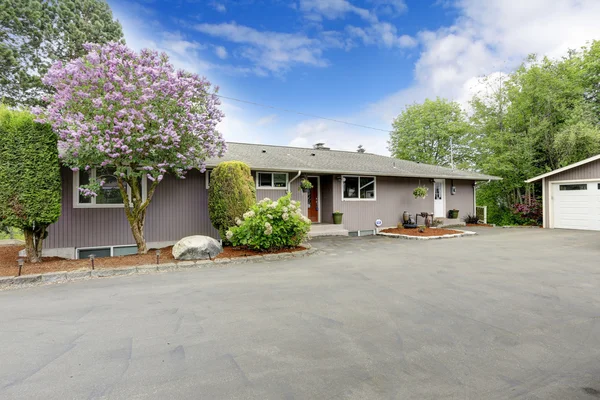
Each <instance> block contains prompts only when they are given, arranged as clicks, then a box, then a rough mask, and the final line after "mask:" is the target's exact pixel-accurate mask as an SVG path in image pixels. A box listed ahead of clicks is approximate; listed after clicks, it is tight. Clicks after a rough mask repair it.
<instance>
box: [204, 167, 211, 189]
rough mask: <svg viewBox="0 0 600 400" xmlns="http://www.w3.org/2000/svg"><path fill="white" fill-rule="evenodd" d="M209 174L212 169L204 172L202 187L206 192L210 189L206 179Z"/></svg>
mask: <svg viewBox="0 0 600 400" xmlns="http://www.w3.org/2000/svg"><path fill="white" fill-rule="evenodd" d="M211 172H212V169H207V170H206V171H204V185H205V187H206V190H208V189H210V185H209V180H208V177H209V175H210V173H211Z"/></svg>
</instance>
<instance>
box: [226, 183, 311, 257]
mask: <svg viewBox="0 0 600 400" xmlns="http://www.w3.org/2000/svg"><path fill="white" fill-rule="evenodd" d="M291 197H292V195H291V194H290V193H288V194H287V195H286V196H283V197H282V198H280V199H279V200H277V201H273V200H271V199H263V200H261V201H259V202H258V204H256V205H255V206H253V207H252V208H251V209H250V210H249V211H248V212H246V213H245V214H244V215H243V220H241V219H239V220H237V221H236V225H237V226H233V227H232V228H231V229H229V231H227V234H226V237H227V239H228V240H230V241H231V243H233V245H234V246H247V247H249V248H251V249H255V250H270V251H273V250H278V249H281V248H285V247H295V246H298V245H299V244H300V243H302V242H303V241H304V240H306V238H307V235H308V231H309V230H310V220H309V219H308V218H306V217H305V216H304V215H302V212H301V211H300V202H299V201H294V200H291Z"/></svg>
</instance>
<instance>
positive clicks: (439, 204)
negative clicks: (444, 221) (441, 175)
mask: <svg viewBox="0 0 600 400" xmlns="http://www.w3.org/2000/svg"><path fill="white" fill-rule="evenodd" d="M433 216H434V217H435V218H444V217H445V216H446V181H445V180H443V179H436V180H435V182H433Z"/></svg>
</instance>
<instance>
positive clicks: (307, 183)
mask: <svg viewBox="0 0 600 400" xmlns="http://www.w3.org/2000/svg"><path fill="white" fill-rule="evenodd" d="M312 188H313V184H312V183H310V181H309V180H308V179H302V180H301V181H300V188H299V190H302V191H303V192H304V193H306V192H308V191H309V190H310V189H312Z"/></svg>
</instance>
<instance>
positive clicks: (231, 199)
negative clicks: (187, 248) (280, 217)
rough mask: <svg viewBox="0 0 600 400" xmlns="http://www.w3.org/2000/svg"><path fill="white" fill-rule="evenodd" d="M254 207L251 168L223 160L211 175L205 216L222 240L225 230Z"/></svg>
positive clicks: (237, 162) (238, 162) (240, 163)
mask: <svg viewBox="0 0 600 400" xmlns="http://www.w3.org/2000/svg"><path fill="white" fill-rule="evenodd" d="M255 204H256V189H255V187H254V180H253V179H252V174H251V173H250V167H249V166H248V165H246V164H244V163H243V162H241V161H225V162H222V163H220V164H219V165H217V167H216V168H215V169H213V170H212V172H211V175H210V188H209V189H208V214H209V216H210V220H211V222H212V224H213V226H214V227H215V228H216V229H217V230H218V231H219V235H221V239H223V240H225V233H226V232H227V229H229V228H230V227H232V226H233V225H235V221H236V219H239V218H242V215H243V214H244V213H245V212H246V211H248V210H249V209H250V208H251V207H252V206H253V205H255Z"/></svg>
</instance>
